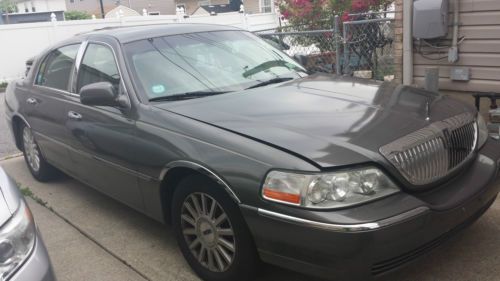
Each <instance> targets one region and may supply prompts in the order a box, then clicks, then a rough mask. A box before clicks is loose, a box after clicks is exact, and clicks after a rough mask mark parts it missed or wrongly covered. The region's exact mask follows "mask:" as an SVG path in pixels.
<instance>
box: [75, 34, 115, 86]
mask: <svg viewBox="0 0 500 281" xmlns="http://www.w3.org/2000/svg"><path fill="white" fill-rule="evenodd" d="M97 82H109V83H111V84H113V86H115V87H117V88H118V85H119V83H120V74H119V72H118V67H117V65H116V61H115V59H114V55H113V52H112V51H111V49H110V48H109V47H107V46H104V45H101V44H89V45H88V47H87V50H86V51H85V55H84V56H83V60H82V63H81V64H80V69H79V70H78V80H77V92H80V89H81V88H82V87H83V86H86V85H89V84H92V83H97Z"/></svg>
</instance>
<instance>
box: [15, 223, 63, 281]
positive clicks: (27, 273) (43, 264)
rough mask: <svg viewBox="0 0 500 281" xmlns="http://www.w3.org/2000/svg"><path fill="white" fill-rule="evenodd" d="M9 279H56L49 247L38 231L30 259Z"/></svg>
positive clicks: (30, 280)
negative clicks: (46, 246) (48, 250)
mask: <svg viewBox="0 0 500 281" xmlns="http://www.w3.org/2000/svg"><path fill="white" fill-rule="evenodd" d="M8 280H9V281H26V280H29V281H56V277H55V275H54V271H53V269H52V265H51V263H50V258H49V255H48V254H47V249H46V248H45V244H44V243H43V241H42V239H41V236H40V233H39V232H38V231H37V238H36V242H35V248H34V249H33V252H32V253H31V255H30V256H29V258H28V260H27V261H25V262H24V264H23V265H22V266H21V267H20V268H19V269H18V270H17V272H16V273H15V274H14V275H13V276H11V277H10V279H8Z"/></svg>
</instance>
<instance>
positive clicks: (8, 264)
mask: <svg viewBox="0 0 500 281" xmlns="http://www.w3.org/2000/svg"><path fill="white" fill-rule="evenodd" d="M35 236H36V229H35V223H34V221H33V216H32V214H31V212H30V210H29V208H28V206H27V205H26V203H25V202H24V200H21V202H20V204H19V208H18V209H17V211H16V212H15V213H14V215H13V216H12V217H11V218H10V219H9V220H8V221H7V223H6V224H4V225H3V226H2V228H0V280H6V279H7V278H8V277H9V276H10V275H11V274H13V273H14V271H16V269H17V268H18V267H19V266H20V265H21V264H22V263H23V262H24V260H25V259H26V258H27V257H28V256H29V255H30V253H31V250H32V249H33V246H34V244H35Z"/></svg>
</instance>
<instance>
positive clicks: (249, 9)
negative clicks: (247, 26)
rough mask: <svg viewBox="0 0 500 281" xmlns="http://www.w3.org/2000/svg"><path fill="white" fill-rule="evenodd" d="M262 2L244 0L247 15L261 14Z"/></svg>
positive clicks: (258, 0)
mask: <svg viewBox="0 0 500 281" xmlns="http://www.w3.org/2000/svg"><path fill="white" fill-rule="evenodd" d="M260 1H261V0H243V5H244V6H245V13H247V14H258V13H260V4H259V2H260Z"/></svg>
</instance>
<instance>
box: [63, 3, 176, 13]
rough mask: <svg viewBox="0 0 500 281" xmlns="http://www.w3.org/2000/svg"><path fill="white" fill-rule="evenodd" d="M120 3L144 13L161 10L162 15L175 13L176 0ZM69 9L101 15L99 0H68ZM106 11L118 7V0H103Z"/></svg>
mask: <svg viewBox="0 0 500 281" xmlns="http://www.w3.org/2000/svg"><path fill="white" fill-rule="evenodd" d="M120 5H123V6H126V7H129V8H131V9H133V10H135V11H137V12H138V13H139V14H141V15H142V10H143V9H146V10H147V11H148V12H160V14H161V15H175V1H174V0H121V1H120ZM66 6H67V10H68V11H85V12H87V13H89V14H93V15H96V16H97V17H100V16H101V8H100V6H99V0H66ZM103 6H104V13H107V12H109V11H110V10H112V9H114V8H116V0H103Z"/></svg>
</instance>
